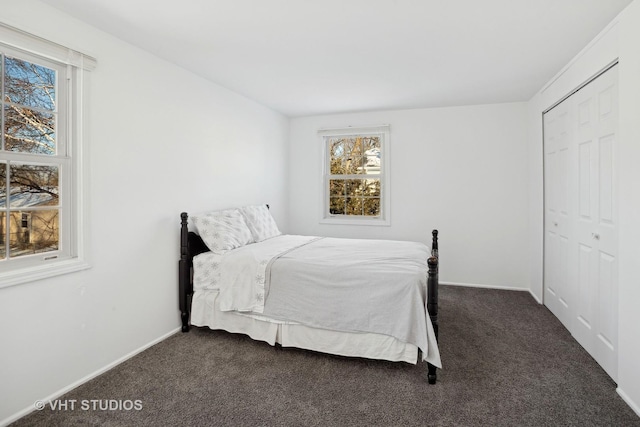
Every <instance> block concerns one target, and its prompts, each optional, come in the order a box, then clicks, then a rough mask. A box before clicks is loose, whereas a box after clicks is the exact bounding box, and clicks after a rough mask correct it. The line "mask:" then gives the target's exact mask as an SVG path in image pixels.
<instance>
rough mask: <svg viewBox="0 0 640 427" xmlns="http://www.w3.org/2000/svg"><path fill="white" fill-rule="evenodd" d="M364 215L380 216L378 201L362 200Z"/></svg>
mask: <svg viewBox="0 0 640 427" xmlns="http://www.w3.org/2000/svg"><path fill="white" fill-rule="evenodd" d="M363 210H364V215H367V216H380V199H364V206H363Z"/></svg>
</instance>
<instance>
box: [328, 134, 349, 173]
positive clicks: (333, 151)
mask: <svg viewBox="0 0 640 427" xmlns="http://www.w3.org/2000/svg"><path fill="white" fill-rule="evenodd" d="M328 144H329V156H330V157H331V158H330V163H331V167H330V169H331V174H332V175H342V174H344V173H345V172H344V139H343V138H329V142H328Z"/></svg>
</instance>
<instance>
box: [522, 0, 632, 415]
mask: <svg viewBox="0 0 640 427" xmlns="http://www.w3.org/2000/svg"><path fill="white" fill-rule="evenodd" d="M639 41H640V0H635V1H634V2H633V3H631V4H630V5H629V6H628V7H627V8H626V9H625V10H624V11H623V12H622V13H621V14H620V15H619V16H618V17H617V18H616V19H614V21H613V22H612V23H611V24H610V25H609V26H608V27H607V28H606V29H605V30H604V31H603V32H602V33H601V34H600V35H599V36H598V37H596V39H594V40H593V41H592V42H591V43H590V44H589V45H588V46H587V47H585V49H584V50H583V51H582V52H581V53H580V54H579V55H578V56H576V58H574V59H573V60H572V61H571V62H570V63H569V64H568V65H567V66H566V67H565V68H564V69H563V70H561V71H560V72H559V73H558V75H557V76H556V77H555V78H554V79H553V80H552V81H551V82H550V83H549V84H547V85H546V86H545V87H544V88H542V90H541V91H540V92H539V93H538V94H536V95H535V96H534V97H533V98H532V100H531V101H530V102H529V105H528V118H529V129H530V131H529V177H530V189H529V195H530V210H529V214H530V228H529V238H530V240H529V241H530V248H529V253H530V260H531V264H530V272H531V292H532V293H533V294H535V295H536V296H538V298H540V299H541V298H542V295H543V283H542V235H543V223H542V218H543V216H542V215H543V196H542V194H543V191H542V182H543V181H542V179H543V177H542V172H543V170H542V128H541V124H542V118H541V117H542V112H543V111H544V110H545V109H546V108H548V107H549V106H551V105H552V104H553V103H555V102H556V101H558V100H559V99H560V98H561V97H563V96H564V95H566V94H567V93H569V92H570V91H571V90H572V89H574V88H576V87H578V86H579V85H580V84H581V83H583V82H584V81H586V80H587V79H588V78H589V77H591V76H593V75H594V74H595V73H597V72H598V71H599V70H601V69H602V68H603V67H605V66H606V65H607V64H609V63H611V62H612V61H613V60H615V59H616V58H619V61H620V62H619V65H618V72H619V99H620V105H619V108H620V109H619V111H620V128H619V136H620V137H619V153H618V154H619V162H618V172H619V224H620V226H619V233H620V243H619V244H620V246H619V258H618V259H619V264H618V278H619V285H618V286H619V289H618V293H619V319H618V328H619V331H618V341H619V354H618V379H619V380H618V381H619V382H618V393H619V394H620V395H621V396H622V397H623V398H624V399H625V400H626V401H627V403H629V405H630V406H631V407H632V408H633V409H634V410H635V411H636V413H638V415H639V416H640V340H639V339H638V338H640V335H639V334H638V325H640V310H638V305H639V304H640V285H639V284H640V270H639V269H638V268H637V263H638V256H640V249H639V247H640V221H638V219H639V218H640V192H639V191H638V189H639V188H640V169H639V168H638V165H639V164H640V143H639V141H640V120H639V119H638V118H639V117H640V79H639V78H638V76H640V50H639V49H638V42H639Z"/></svg>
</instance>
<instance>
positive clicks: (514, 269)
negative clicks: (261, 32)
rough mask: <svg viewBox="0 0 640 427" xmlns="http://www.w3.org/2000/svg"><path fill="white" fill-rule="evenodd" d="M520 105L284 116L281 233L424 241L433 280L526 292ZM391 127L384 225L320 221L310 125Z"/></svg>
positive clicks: (316, 149) (318, 162)
mask: <svg viewBox="0 0 640 427" xmlns="http://www.w3.org/2000/svg"><path fill="white" fill-rule="evenodd" d="M525 107H526V105H525V104H524V103H514V104H500V105H481V106H469V107H454V108H435V109H416V110H401V111H384V112H369V113H357V114H340V115H329V116H313V117H304V118H296V119H292V120H291V131H290V134H289V139H290V156H289V157H290V159H291V162H290V165H289V171H290V172H289V180H290V185H289V201H290V231H291V232H293V233H298V234H312V235H323V236H337V237H365V238H385V239H387V238H388V239H408V240H418V241H423V242H425V243H427V242H430V232H431V230H432V229H433V228H437V229H439V231H440V253H441V269H440V279H441V281H442V282H449V283H463V284H478V285H486V286H496V287H513V288H522V289H528V280H529V272H528V268H529V265H528V261H527V250H528V245H527V244H526V243H525V242H526V239H527V231H526V230H527V225H528V222H527V221H528V219H527V218H528V197H527V191H528V187H527V186H528V175H527V160H526V157H527V144H526V138H525V135H526V108H525ZM379 124H389V125H390V144H391V145H390V148H391V153H390V158H391V172H390V173H391V226H388V227H385V226H349V225H346V226H345V225H328V224H320V223H319V219H320V216H321V210H322V207H321V206H322V142H321V139H320V138H319V137H318V136H317V131H318V130H319V129H322V128H338V127H346V126H367V125H379Z"/></svg>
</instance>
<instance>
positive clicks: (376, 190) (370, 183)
mask: <svg viewBox="0 0 640 427" xmlns="http://www.w3.org/2000/svg"><path fill="white" fill-rule="evenodd" d="M360 194H362V195H363V196H374V197H380V179H378V178H375V179H363V180H362V186H361V192H360Z"/></svg>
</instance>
